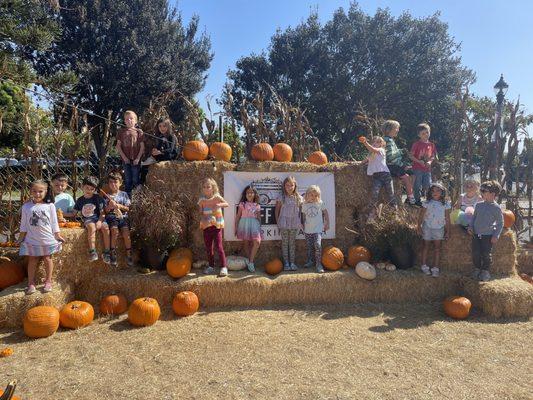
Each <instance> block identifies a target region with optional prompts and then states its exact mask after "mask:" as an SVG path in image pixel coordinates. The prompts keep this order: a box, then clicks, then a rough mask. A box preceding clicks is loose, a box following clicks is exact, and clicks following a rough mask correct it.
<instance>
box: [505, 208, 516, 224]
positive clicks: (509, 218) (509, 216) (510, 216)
mask: <svg viewBox="0 0 533 400" xmlns="http://www.w3.org/2000/svg"><path fill="white" fill-rule="evenodd" d="M502 212H503V226H504V227H505V228H510V227H511V226H513V224H514V222H515V220H516V218H515V216H514V213H513V212H512V211H511V210H503V211H502Z"/></svg>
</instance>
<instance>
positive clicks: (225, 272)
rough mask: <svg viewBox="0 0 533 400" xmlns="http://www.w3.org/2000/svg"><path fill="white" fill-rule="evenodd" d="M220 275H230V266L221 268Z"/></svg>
mask: <svg viewBox="0 0 533 400" xmlns="http://www.w3.org/2000/svg"><path fill="white" fill-rule="evenodd" d="M218 275H219V276H228V268H226V267H222V268H220V273H219V274H218Z"/></svg>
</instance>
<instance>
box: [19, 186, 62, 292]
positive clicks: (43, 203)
mask: <svg viewBox="0 0 533 400" xmlns="http://www.w3.org/2000/svg"><path fill="white" fill-rule="evenodd" d="M30 195H31V198H32V200H31V201H28V202H27V203H25V204H24V205H23V206H22V218H21V220H20V236H19V239H18V242H19V243H20V251H19V254H20V255H21V256H28V287H27V288H26V294H32V293H35V270H36V269H37V264H38V263H39V259H40V258H42V259H43V261H44V267H45V270H46V280H45V282H44V291H45V292H50V291H51V290H52V270H53V269H54V264H53V262H52V254H55V253H57V252H59V251H60V250H61V243H63V242H64V241H65V239H63V237H62V236H61V233H60V232H59V224H58V221H57V214H56V207H55V205H54V195H53V194H52V187H51V186H50V185H49V184H48V183H46V182H45V181H42V180H38V181H34V182H33V183H32V184H31V188H30Z"/></svg>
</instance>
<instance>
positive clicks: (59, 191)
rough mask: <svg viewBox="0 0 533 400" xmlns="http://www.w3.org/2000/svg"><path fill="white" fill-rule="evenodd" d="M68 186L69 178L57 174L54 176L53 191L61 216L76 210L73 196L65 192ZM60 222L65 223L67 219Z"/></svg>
mask: <svg viewBox="0 0 533 400" xmlns="http://www.w3.org/2000/svg"><path fill="white" fill-rule="evenodd" d="M67 186H68V176H66V175H65V174H55V175H54V176H52V189H53V192H54V196H55V203H54V205H55V206H56V210H57V211H58V212H59V211H60V213H61V214H63V215H64V214H65V213H67V214H68V213H72V209H73V208H74V199H73V198H72V196H71V195H70V194H68V193H66V192H65V190H67ZM59 222H65V218H62V219H61V221H59Z"/></svg>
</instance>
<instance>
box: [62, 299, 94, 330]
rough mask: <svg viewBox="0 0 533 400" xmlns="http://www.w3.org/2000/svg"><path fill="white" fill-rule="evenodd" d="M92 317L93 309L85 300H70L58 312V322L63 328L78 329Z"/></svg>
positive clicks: (91, 319)
mask: <svg viewBox="0 0 533 400" xmlns="http://www.w3.org/2000/svg"><path fill="white" fill-rule="evenodd" d="M93 319H94V309H93V306H91V305H90V304H89V303H87V302H85V301H71V302H70V303H68V304H67V305H65V306H64V307H63V308H62V309H61V311H60V312H59V323H60V324H61V326H62V327H63V328H70V329H79V328H83V327H84V326H87V325H89V324H90V323H91V322H93Z"/></svg>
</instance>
